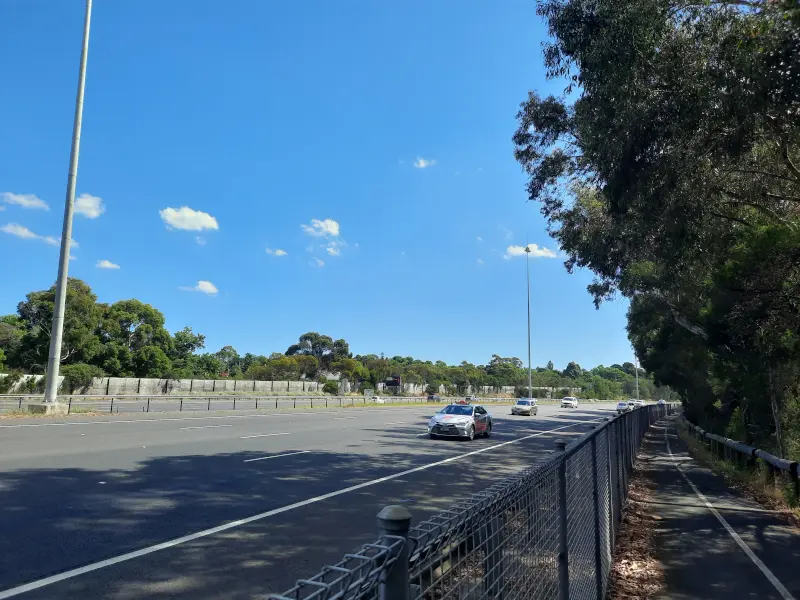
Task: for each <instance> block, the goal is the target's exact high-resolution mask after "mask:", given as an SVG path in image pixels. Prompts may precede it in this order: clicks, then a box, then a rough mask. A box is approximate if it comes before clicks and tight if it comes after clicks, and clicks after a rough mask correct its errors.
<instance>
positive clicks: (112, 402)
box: [108, 398, 114, 413]
mask: <svg viewBox="0 0 800 600" xmlns="http://www.w3.org/2000/svg"><path fill="white" fill-rule="evenodd" d="M108 412H110V413H113V412H114V399H113V398H112V399H111V408H109V409H108Z"/></svg>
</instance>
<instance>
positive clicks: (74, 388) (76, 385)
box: [61, 363, 103, 394]
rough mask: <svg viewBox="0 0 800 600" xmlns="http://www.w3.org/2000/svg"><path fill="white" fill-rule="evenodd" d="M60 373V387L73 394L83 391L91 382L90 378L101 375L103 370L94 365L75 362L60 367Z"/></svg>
mask: <svg viewBox="0 0 800 600" xmlns="http://www.w3.org/2000/svg"><path fill="white" fill-rule="evenodd" d="M61 374H62V375H63V376H64V381H63V382H62V383H61V389H62V390H64V391H65V392H67V393H68V394H74V393H76V392H78V393H80V392H82V391H85V390H86V388H88V387H89V386H90V385H91V384H92V379H94V378H95V377H102V376H103V370H102V369H101V368H100V367H96V366H94V365H87V364H84V363H76V364H74V365H66V366H64V367H61Z"/></svg>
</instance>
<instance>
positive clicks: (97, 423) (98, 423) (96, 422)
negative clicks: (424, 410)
mask: <svg viewBox="0 0 800 600" xmlns="http://www.w3.org/2000/svg"><path fill="white" fill-rule="evenodd" d="M350 410H355V412H358V413H362V414H368V413H371V412H392V411H396V410H408V411H410V410H413V408H408V407H404V406H398V407H397V408H391V409H385V410H376V409H372V408H359V409H350ZM350 410H348V412H350ZM338 414H341V411H336V412H332V411H327V412H322V411H317V410H314V411H313V412H300V411H297V412H296V413H262V414H249V415H217V416H213V417H158V418H154V419H114V420H113V421H111V420H109V421H73V422H71V423H18V424H16V425H0V429H18V428H22V427H73V426H75V425H118V424H120V423H160V422H162V421H204V420H211V419H250V418H253V417H267V418H268V417H296V416H317V415H338ZM350 418H353V419H355V418H357V417H350Z"/></svg>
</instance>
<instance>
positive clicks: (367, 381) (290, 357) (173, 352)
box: [0, 278, 675, 400]
mask: <svg viewBox="0 0 800 600" xmlns="http://www.w3.org/2000/svg"><path fill="white" fill-rule="evenodd" d="M54 297H55V287H51V288H50V289H47V290H41V291H36V292H31V293H29V294H28V295H27V296H26V298H25V300H24V301H23V302H20V303H19V305H18V307H17V313H16V314H12V315H5V316H2V317H0V371H2V370H6V371H11V372H12V373H29V374H42V373H44V371H45V368H46V366H47V357H48V353H49V348H50V329H51V325H52V316H53V305H54ZM164 323H165V319H164V315H163V314H162V313H161V312H160V311H159V310H157V309H156V308H154V307H153V306H151V305H149V304H145V303H143V302H141V301H139V300H135V299H132V300H121V301H119V302H115V303H113V304H105V303H101V302H98V301H97V296H96V295H95V294H94V293H93V292H92V290H91V288H90V287H89V285H87V284H86V283H85V282H83V281H81V280H79V279H74V278H71V279H70V280H69V283H68V286H67V304H66V316H65V322H64V336H63V344H62V350H61V357H62V361H61V369H60V371H61V373H62V374H63V375H64V377H65V380H66V382H67V387H68V388H70V390H71V389H78V388H80V387H83V386H86V385H88V383H89V382H91V379H92V378H93V377H103V376H107V377H152V378H158V379H217V378H221V377H228V378H233V379H256V380H276V381H278V380H280V381H285V380H292V381H296V380H300V379H305V380H315V381H323V382H324V381H326V380H327V379H328V377H329V375H330V374H338V375H339V376H340V377H342V378H345V379H347V380H348V381H350V382H351V383H352V384H355V385H357V386H358V387H360V388H368V387H372V388H377V386H378V384H379V383H382V382H384V381H385V380H386V379H387V378H389V377H393V376H399V377H401V378H402V381H403V382H405V383H414V384H420V385H422V386H424V387H425V388H426V391H429V392H434V391H435V392H438V391H439V387H440V386H445V388H446V389H447V390H448V391H450V392H452V393H458V392H459V391H462V390H464V389H466V388H467V386H490V387H492V388H500V387H503V386H514V387H515V388H517V390H518V393H519V394H520V395H522V394H527V382H528V373H527V369H525V368H524V366H523V363H522V361H521V360H520V359H519V358H517V357H502V356H499V355H497V354H493V355H492V356H491V359H490V360H489V362H488V364H486V365H474V364H471V363H469V362H466V361H464V362H462V363H461V364H458V365H448V364H446V363H445V362H443V361H435V362H434V361H423V360H418V359H415V358H413V357H410V356H405V357H403V356H394V357H386V356H384V355H383V354H380V355H378V354H366V355H360V354H359V355H353V353H352V352H351V351H350V345H349V344H348V342H347V341H346V340H344V339H334V338H332V337H330V336H327V335H323V334H320V333H316V332H308V333H304V334H303V335H301V336H300V337H299V339H298V341H297V343H296V344H292V345H291V346H289V347H288V348H287V349H286V351H285V352H273V353H271V354H270V355H261V354H252V353H246V354H244V355H240V354H239V353H238V352H237V351H236V349H235V348H233V347H232V346H224V347H223V348H221V349H219V350H218V351H216V352H202V350H204V348H205V336H203V335H202V334H200V333H195V332H194V331H193V330H192V328H191V327H185V328H183V329H181V330H179V331H176V332H175V333H174V334H170V333H169V331H167V329H166V328H165V326H164ZM2 381H3V380H0V386H2ZM532 384H533V388H534V392H536V389H537V388H560V389H575V388H579V389H580V390H581V395H582V396H583V397H588V398H596V399H601V400H607V399H615V398H620V397H633V396H634V395H635V393H636V367H635V366H634V365H633V363H630V362H625V363H623V364H613V365H611V366H609V367H605V366H603V365H600V366H597V367H594V368H593V369H583V368H582V367H581V366H580V365H579V364H577V363H575V362H570V363H569V364H568V365H567V367H566V368H565V369H564V370H563V371H559V370H557V369H556V368H555V367H554V365H553V363H552V362H548V364H547V365H546V366H544V367H536V368H535V369H534V370H533V376H532ZM6 385H9V384H8V383H6ZM334 387H335V386H333V385H331V386H330V388H329V389H330V390H331V391H332V390H333V388H334ZM0 391H2V389H0ZM639 393H640V396H641V397H642V398H656V397H658V398H667V399H670V398H674V397H675V395H674V393H673V392H671V390H669V389H668V388H664V387H659V386H656V385H655V384H654V382H653V378H652V377H651V376H650V375H649V374H648V373H647V372H646V371H644V369H641V368H640V369H639Z"/></svg>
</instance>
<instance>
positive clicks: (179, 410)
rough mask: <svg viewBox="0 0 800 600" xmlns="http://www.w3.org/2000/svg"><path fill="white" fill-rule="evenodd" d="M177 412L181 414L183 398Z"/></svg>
mask: <svg viewBox="0 0 800 600" xmlns="http://www.w3.org/2000/svg"><path fill="white" fill-rule="evenodd" d="M178 412H183V398H181V405H180V406H179V407H178Z"/></svg>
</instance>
